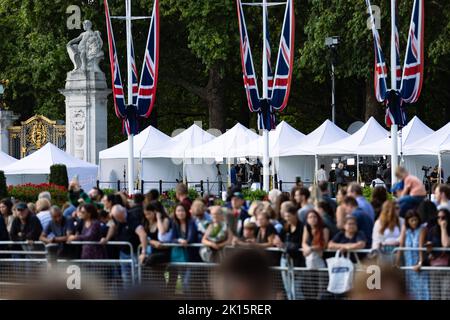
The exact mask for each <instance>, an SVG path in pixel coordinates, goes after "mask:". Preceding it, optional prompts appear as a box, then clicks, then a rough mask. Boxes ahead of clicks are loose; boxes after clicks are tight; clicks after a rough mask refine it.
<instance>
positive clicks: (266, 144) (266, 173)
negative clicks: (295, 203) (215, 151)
mask: <svg viewBox="0 0 450 320" xmlns="http://www.w3.org/2000/svg"><path fill="white" fill-rule="evenodd" d="M262 9H263V10H262V12H263V58H262V61H263V63H262V78H263V81H262V82H263V83H262V85H263V99H264V100H267V99H268V98H269V97H268V96H269V94H268V85H269V82H268V81H269V79H268V75H267V72H268V70H267V67H268V66H267V41H266V35H267V0H263V1H262ZM263 122H264V121H263ZM269 178H270V169H269V131H268V130H267V128H263V188H264V191H266V192H269V189H270V186H269Z"/></svg>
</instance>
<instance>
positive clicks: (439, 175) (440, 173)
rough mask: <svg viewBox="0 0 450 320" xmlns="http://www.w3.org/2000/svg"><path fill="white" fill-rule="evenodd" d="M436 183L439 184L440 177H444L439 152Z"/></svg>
mask: <svg viewBox="0 0 450 320" xmlns="http://www.w3.org/2000/svg"><path fill="white" fill-rule="evenodd" d="M438 167H439V168H438V170H439V171H438V172H439V173H438V179H439V180H438V184H440V183H441V181H442V179H443V178H444V177H442V154H441V153H440V152H439V154H438Z"/></svg>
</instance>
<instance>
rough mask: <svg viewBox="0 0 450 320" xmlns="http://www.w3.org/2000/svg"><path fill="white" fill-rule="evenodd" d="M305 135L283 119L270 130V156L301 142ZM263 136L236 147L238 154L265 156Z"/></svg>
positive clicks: (241, 155) (242, 155)
mask: <svg viewBox="0 0 450 320" xmlns="http://www.w3.org/2000/svg"><path fill="white" fill-rule="evenodd" d="M304 137H305V135H304V134H303V133H301V132H300V131H298V130H297V129H295V128H294V127H292V126H291V125H289V124H288V123H287V122H286V121H282V122H281V123H280V124H278V125H277V127H276V129H275V130H272V131H270V132H269V156H270V157H271V158H273V157H278V156H279V155H280V154H282V153H283V150H285V149H287V148H289V147H291V146H292V145H295V144H297V143H299V142H300V140H301V139H303V138H304ZM263 143H264V141H263V137H261V136H260V137H259V138H258V139H257V140H256V141H251V142H250V143H247V144H246V145H243V146H240V147H238V148H237V149H236V155H237V156H239V157H262V156H263Z"/></svg>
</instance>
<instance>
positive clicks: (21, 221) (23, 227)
mask: <svg viewBox="0 0 450 320" xmlns="http://www.w3.org/2000/svg"><path fill="white" fill-rule="evenodd" d="M16 210H17V212H18V216H17V217H16V218H15V219H14V220H13V222H12V225H11V231H10V235H11V240H12V241H38V240H39V236H40V235H41V233H42V226H41V222H40V221H39V219H38V218H37V217H36V216H33V215H31V213H30V211H29V210H28V207H27V205H26V203H25V202H19V203H18V204H17V205H16Z"/></svg>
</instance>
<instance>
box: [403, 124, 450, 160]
mask: <svg viewBox="0 0 450 320" xmlns="http://www.w3.org/2000/svg"><path fill="white" fill-rule="evenodd" d="M449 143H450V122H449V123H447V124H446V125H445V126H444V127H442V128H441V129H439V130H438V131H436V132H434V133H432V134H430V135H428V136H427V137H424V138H422V139H420V140H419V141H417V142H416V143H413V144H411V145H409V146H407V147H405V150H404V153H405V155H408V156H411V155H437V154H439V153H440V151H441V148H442V146H445V145H446V144H449Z"/></svg>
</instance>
